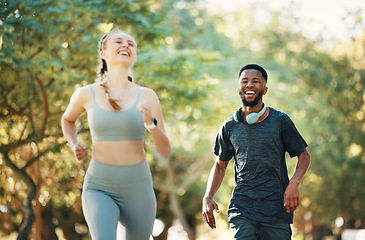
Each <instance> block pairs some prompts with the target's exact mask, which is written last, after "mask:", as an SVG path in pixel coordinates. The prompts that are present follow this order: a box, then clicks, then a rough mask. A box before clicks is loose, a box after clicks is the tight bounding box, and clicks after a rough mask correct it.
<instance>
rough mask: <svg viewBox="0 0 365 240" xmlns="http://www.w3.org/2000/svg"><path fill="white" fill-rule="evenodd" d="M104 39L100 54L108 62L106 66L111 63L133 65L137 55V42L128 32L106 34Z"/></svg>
mask: <svg viewBox="0 0 365 240" xmlns="http://www.w3.org/2000/svg"><path fill="white" fill-rule="evenodd" d="M105 41H106V42H105V45H104V49H103V50H102V51H101V52H100V56H101V58H102V59H105V60H106V61H107V62H108V63H109V64H108V66H109V65H111V64H113V63H123V64H127V65H128V66H131V65H133V63H134V61H135V60H136V56H137V44H136V42H135V41H134V39H133V38H132V37H131V36H130V35H129V34H127V33H124V32H115V33H112V34H111V35H110V36H108V37H107V39H106V40H105Z"/></svg>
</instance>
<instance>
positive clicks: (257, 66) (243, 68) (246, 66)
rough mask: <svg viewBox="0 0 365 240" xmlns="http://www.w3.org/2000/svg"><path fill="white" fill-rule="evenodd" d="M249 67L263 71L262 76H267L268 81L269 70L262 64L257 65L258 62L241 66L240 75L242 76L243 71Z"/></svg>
mask: <svg viewBox="0 0 365 240" xmlns="http://www.w3.org/2000/svg"><path fill="white" fill-rule="evenodd" d="M247 69H255V70H257V71H259V72H261V74H262V76H263V77H264V78H265V81H266V82H267V78H268V75H267V72H266V71H265V69H264V68H263V67H261V66H260V65H257V64H247V65H245V66H243V67H242V68H241V70H240V72H239V73H238V77H240V76H241V73H242V72H243V71H244V70H247Z"/></svg>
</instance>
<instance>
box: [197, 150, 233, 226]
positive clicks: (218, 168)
mask: <svg viewBox="0 0 365 240" xmlns="http://www.w3.org/2000/svg"><path fill="white" fill-rule="evenodd" d="M228 163H229V162H228V161H221V160H219V158H218V157H217V160H216V161H215V163H214V165H213V167H212V170H211V171H210V174H209V179H208V183H207V189H206V191H205V195H204V197H203V209H202V213H203V218H204V221H205V222H206V223H207V224H208V225H209V226H210V227H211V228H212V229H214V228H216V223H215V218H214V214H213V211H214V210H216V212H218V213H219V208H218V205H217V203H216V202H215V201H214V200H213V196H214V194H215V193H216V192H217V191H218V189H219V187H220V186H221V184H222V181H223V178H224V175H225V174H226V168H227V165H228Z"/></svg>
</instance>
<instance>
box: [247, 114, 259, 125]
mask: <svg viewBox="0 0 365 240" xmlns="http://www.w3.org/2000/svg"><path fill="white" fill-rule="evenodd" d="M260 116H261V115H260V114H258V113H250V114H247V116H246V122H247V123H248V124H254V123H256V122H257V120H259V118H260Z"/></svg>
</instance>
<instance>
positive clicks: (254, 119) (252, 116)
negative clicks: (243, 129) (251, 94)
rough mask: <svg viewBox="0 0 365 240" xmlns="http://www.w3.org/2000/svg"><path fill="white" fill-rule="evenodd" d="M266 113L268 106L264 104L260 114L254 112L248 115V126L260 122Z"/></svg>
mask: <svg viewBox="0 0 365 240" xmlns="http://www.w3.org/2000/svg"><path fill="white" fill-rule="evenodd" d="M265 111H266V106H265V104H264V106H263V107H262V109H261V110H260V112H258V113H255V112H252V113H249V114H247V116H246V122H247V123H248V124H254V123H256V122H257V121H258V120H259V118H260V117H261V116H262V115H263V114H264V113H265Z"/></svg>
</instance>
